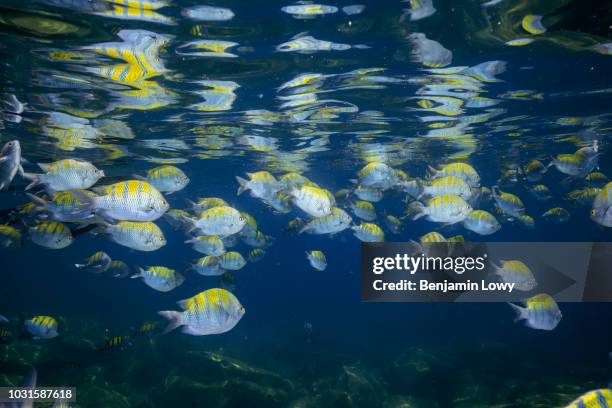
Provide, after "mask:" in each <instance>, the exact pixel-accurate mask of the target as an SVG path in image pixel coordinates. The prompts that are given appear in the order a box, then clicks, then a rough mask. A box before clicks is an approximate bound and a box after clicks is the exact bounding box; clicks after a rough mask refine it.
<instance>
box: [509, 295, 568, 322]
mask: <svg viewBox="0 0 612 408" xmlns="http://www.w3.org/2000/svg"><path fill="white" fill-rule="evenodd" d="M509 305H510V306H511V307H512V309H514V311H515V312H516V315H517V316H516V321H518V320H525V326H527V327H529V328H531V329H536V330H554V329H555V327H557V325H558V324H559V322H560V321H561V318H562V317H563V315H562V314H561V310H559V306H558V305H557V302H555V300H554V299H553V298H552V297H551V296H550V295H547V294H545V293H541V294H539V295H535V296H533V297H531V298H529V299H527V300H526V301H525V307H520V306H517V305H514V304H512V303H509Z"/></svg>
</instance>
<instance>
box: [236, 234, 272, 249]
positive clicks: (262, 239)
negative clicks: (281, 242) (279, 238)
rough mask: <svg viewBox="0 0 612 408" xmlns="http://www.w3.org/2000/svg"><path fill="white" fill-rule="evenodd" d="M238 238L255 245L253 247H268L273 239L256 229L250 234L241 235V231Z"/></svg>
mask: <svg viewBox="0 0 612 408" xmlns="http://www.w3.org/2000/svg"><path fill="white" fill-rule="evenodd" d="M240 239H241V240H242V242H244V243H245V244H247V245H249V246H252V247H255V248H266V247H269V246H270V245H271V244H272V242H273V241H274V238H273V237H271V236H269V235H266V234H264V233H263V232H261V231H256V232H255V234H250V235H242V233H241V234H240Z"/></svg>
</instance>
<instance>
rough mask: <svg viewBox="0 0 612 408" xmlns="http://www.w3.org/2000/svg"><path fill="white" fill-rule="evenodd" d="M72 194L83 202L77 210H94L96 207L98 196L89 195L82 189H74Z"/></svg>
mask: <svg viewBox="0 0 612 408" xmlns="http://www.w3.org/2000/svg"><path fill="white" fill-rule="evenodd" d="M72 194H73V195H74V196H75V198H76V199H77V200H79V201H81V204H80V205H79V206H78V207H77V209H76V211H77V212H78V211H84V210H92V209H94V207H95V205H96V202H95V199H96V196H89V195H87V194H85V193H83V192H82V191H79V190H72Z"/></svg>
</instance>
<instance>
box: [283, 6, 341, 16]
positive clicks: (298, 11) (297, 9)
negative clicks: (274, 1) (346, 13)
mask: <svg viewBox="0 0 612 408" xmlns="http://www.w3.org/2000/svg"><path fill="white" fill-rule="evenodd" d="M281 11H282V12H283V13H287V14H291V15H292V16H293V17H294V18H301V19H304V18H313V17H316V16H323V15H325V14H334V13H336V12H338V7H336V6H328V5H325V4H314V3H307V4H295V5H292V6H285V7H282V8H281Z"/></svg>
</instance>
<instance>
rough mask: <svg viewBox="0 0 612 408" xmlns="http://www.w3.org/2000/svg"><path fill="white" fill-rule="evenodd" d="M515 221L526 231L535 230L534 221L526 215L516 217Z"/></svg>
mask: <svg viewBox="0 0 612 408" xmlns="http://www.w3.org/2000/svg"><path fill="white" fill-rule="evenodd" d="M517 221H518V222H519V224H520V225H522V226H523V227H525V228H527V229H534V228H535V220H534V219H533V217H531V216H529V215H527V214H523V215H521V216H519V217H517Z"/></svg>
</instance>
